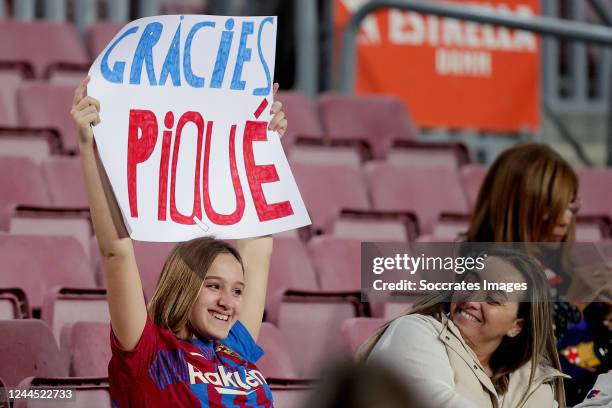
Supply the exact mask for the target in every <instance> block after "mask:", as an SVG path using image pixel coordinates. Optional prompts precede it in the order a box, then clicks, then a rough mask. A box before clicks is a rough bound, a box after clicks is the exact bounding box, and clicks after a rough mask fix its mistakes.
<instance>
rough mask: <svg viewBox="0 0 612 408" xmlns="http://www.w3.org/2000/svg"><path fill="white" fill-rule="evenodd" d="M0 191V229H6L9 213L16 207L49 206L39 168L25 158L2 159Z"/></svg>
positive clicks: (0, 162)
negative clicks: (20, 205)
mask: <svg viewBox="0 0 612 408" xmlns="http://www.w3.org/2000/svg"><path fill="white" fill-rule="evenodd" d="M0 191H2V194H0V229H4V230H6V229H7V228H8V222H9V217H10V212H11V211H12V210H13V208H14V207H16V206H17V205H19V204H23V205H31V206H48V205H49V204H50V198H49V193H48V192H47V187H46V185H45V181H44V179H43V177H42V174H41V172H40V168H39V167H38V166H37V165H36V164H34V163H33V162H32V161H31V160H30V159H28V158H25V157H3V158H2V159H1V160H0Z"/></svg>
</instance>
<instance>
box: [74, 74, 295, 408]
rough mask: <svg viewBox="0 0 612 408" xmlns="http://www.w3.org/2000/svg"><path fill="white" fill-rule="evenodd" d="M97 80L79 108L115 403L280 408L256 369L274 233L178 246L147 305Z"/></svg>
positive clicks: (278, 120) (77, 102)
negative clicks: (96, 132)
mask: <svg viewBox="0 0 612 408" xmlns="http://www.w3.org/2000/svg"><path fill="white" fill-rule="evenodd" d="M88 81H89V79H88V78H86V79H85V80H83V82H82V83H81V84H80V85H79V86H78V88H77V89H76V91H75V94H74V101H73V106H72V111H71V114H72V117H73V120H74V123H75V126H76V128H77V131H78V134H79V138H80V140H79V148H80V157H81V162H82V166H83V172H84V174H85V181H86V184H87V195H88V198H89V205H90V211H91V218H92V222H93V226H94V230H95V234H96V238H97V240H98V244H99V247H100V252H101V255H102V257H101V258H102V265H103V268H104V273H105V280H106V287H107V291H108V305H109V310H110V316H111V326H112V330H111V348H112V358H111V362H110V364H109V382H110V393H111V398H112V401H113V407H178V406H181V407H183V406H185V407H187V406H189V407H191V406H207V407H208V406H210V407H226V406H232V407H234V406H237V407H246V406H249V407H251V406H261V407H272V395H271V393H270V389H269V388H268V386H267V384H266V381H265V379H264V376H263V374H262V373H261V372H260V371H259V370H258V369H257V367H256V365H255V362H256V361H257V360H258V358H259V357H261V355H262V350H261V349H260V348H259V347H258V346H257V344H256V343H255V341H256V339H257V336H258V333H259V329H260V326H261V321H262V317H263V311H264V304H265V295H266V286H267V276H268V269H269V265H270V256H271V253H272V239H271V238H270V237H263V238H255V239H243V240H239V241H238V249H237V250H236V249H234V248H232V247H231V246H230V245H229V244H227V243H225V242H223V241H219V240H215V239H212V238H201V239H195V240H192V241H188V242H183V243H180V244H178V245H177V246H176V247H175V248H174V250H173V251H172V252H171V254H170V256H169V257H168V259H167V261H166V263H165V265H164V267H163V270H162V271H161V275H160V278H159V281H158V284H157V288H156V291H155V293H154V295H153V297H152V299H151V302H150V304H149V306H148V310H147V305H146V304H145V300H144V297H143V291H142V285H141V281H140V275H139V272H138V268H137V265H136V259H135V257H134V248H133V245H132V241H131V240H130V238H129V236H128V234H127V233H126V230H125V226H124V224H123V221H122V219H121V215H120V212H119V209H118V207H117V203H116V201H115V200H114V198H113V194H112V192H111V191H110V189H109V185H108V182H107V180H106V178H105V173H104V171H103V169H102V166H101V164H100V162H99V158H98V155H97V153H96V148H95V143H94V140H93V133H92V129H91V125H96V124H98V123H99V122H100V116H99V114H98V112H99V110H100V104H99V102H98V101H97V100H96V99H94V98H93V97H91V96H85V88H86V86H87V83H88ZM277 88H278V85H277V84H275V92H276V89H277ZM280 108H281V105H280V103H279V102H275V103H274V104H273V105H272V113H274V117H273V119H272V120H271V122H270V125H269V127H270V129H272V130H275V131H278V132H279V134H281V135H282V134H283V133H284V132H285V130H286V128H287V120H286V119H285V118H284V113H283V112H282V111H281V109H280Z"/></svg>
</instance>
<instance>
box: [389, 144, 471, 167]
mask: <svg viewBox="0 0 612 408" xmlns="http://www.w3.org/2000/svg"><path fill="white" fill-rule="evenodd" d="M386 161H387V162H388V163H392V164H398V165H402V164H408V165H410V166H413V167H448V168H451V169H457V168H458V167H460V166H463V165H465V164H467V163H469V162H470V152H469V150H468V148H467V146H466V145H464V144H463V143H451V142H423V141H417V140H396V141H395V142H394V143H393V146H392V147H391V149H390V150H389V153H388V154H387V159H386Z"/></svg>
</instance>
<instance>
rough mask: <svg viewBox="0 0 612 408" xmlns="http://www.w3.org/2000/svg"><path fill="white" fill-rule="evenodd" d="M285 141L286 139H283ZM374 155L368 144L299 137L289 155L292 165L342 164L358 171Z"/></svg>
mask: <svg viewBox="0 0 612 408" xmlns="http://www.w3.org/2000/svg"><path fill="white" fill-rule="evenodd" d="M283 139H284V137H283ZM371 158H372V153H371V151H370V147H369V145H368V144H366V143H360V142H352V141H343V140H332V141H327V140H324V139H319V138H312V137H309V138H307V137H302V136H299V137H298V138H297V140H296V141H295V143H294V145H293V147H292V148H291V150H290V151H289V153H288V155H287V159H288V160H289V163H290V164H294V163H303V164H312V165H314V164H330V163H331V164H342V165H347V166H350V167H354V168H356V169H358V168H359V167H361V165H362V163H363V162H364V161H365V160H370V159H371Z"/></svg>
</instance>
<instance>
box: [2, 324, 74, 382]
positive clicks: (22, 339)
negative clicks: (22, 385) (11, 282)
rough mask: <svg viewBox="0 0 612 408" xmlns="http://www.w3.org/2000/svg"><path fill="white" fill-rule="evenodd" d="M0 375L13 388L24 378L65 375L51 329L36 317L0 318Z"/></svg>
mask: <svg viewBox="0 0 612 408" xmlns="http://www.w3.org/2000/svg"><path fill="white" fill-rule="evenodd" d="M0 333H2V335H1V336H0V355H1V356H2V358H1V359H0V377H2V378H3V379H4V381H6V385H7V386H9V387H15V386H16V385H17V384H19V382H20V381H21V380H22V379H24V378H25V377H29V376H41V377H61V376H66V375H67V374H68V372H67V371H68V370H67V368H66V366H65V365H64V364H63V362H62V359H61V357H60V352H59V349H58V347H57V344H56V343H55V340H54V339H53V335H52V334H51V330H50V329H49V327H48V326H47V325H46V323H44V322H43V321H41V320H38V319H14V320H0Z"/></svg>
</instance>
